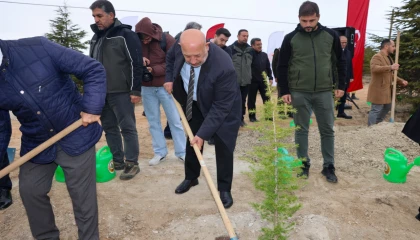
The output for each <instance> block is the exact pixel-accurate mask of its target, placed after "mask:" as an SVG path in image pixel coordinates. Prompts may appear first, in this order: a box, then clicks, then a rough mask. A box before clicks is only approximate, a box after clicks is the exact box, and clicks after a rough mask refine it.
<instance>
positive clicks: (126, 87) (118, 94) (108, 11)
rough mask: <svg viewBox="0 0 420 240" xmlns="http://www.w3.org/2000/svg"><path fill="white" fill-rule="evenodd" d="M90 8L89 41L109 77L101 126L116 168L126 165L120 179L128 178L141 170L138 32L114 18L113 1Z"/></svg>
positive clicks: (120, 168)
mask: <svg viewBox="0 0 420 240" xmlns="http://www.w3.org/2000/svg"><path fill="white" fill-rule="evenodd" d="M90 9H91V10H92V15H93V17H94V19H95V24H92V25H91V28H92V30H93V32H94V33H95V35H94V36H93V38H92V41H91V45H90V56H91V57H92V58H94V59H96V60H98V61H99V62H101V63H102V64H103V66H104V67H105V70H106V78H107V95H106V100H105V106H104V108H103V110H102V115H101V122H102V127H103V129H104V131H105V136H106V141H107V143H108V146H109V147H110V148H111V152H112V155H113V156H114V166H115V169H116V170H123V169H124V172H123V173H122V174H121V176H120V179H121V180H129V179H132V178H133V177H134V176H135V175H136V174H137V173H139V172H140V168H139V166H138V157H139V140H138V135H137V129H136V118H135V115H134V104H135V103H139V102H140V100H141V97H140V96H141V95H140V91H141V78H142V75H143V57H142V51H141V45H140V41H139V38H138V37H137V35H136V34H135V33H134V32H133V31H131V26H128V25H123V24H122V23H121V22H120V21H119V20H118V19H116V18H115V9H114V7H113V5H112V3H111V2H109V1H105V0H98V1H95V2H94V3H93V4H92V5H91V6H90ZM121 135H122V137H123V138H124V148H123V143H122V138H121ZM123 149H124V150H123ZM124 157H125V163H124Z"/></svg>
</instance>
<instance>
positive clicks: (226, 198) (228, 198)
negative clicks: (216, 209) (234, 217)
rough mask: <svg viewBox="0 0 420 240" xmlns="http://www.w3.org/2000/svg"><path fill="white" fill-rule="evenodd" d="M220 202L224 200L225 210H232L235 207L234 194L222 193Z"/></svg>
mask: <svg viewBox="0 0 420 240" xmlns="http://www.w3.org/2000/svg"><path fill="white" fill-rule="evenodd" d="M220 200H222V203H223V206H224V207H225V208H230V207H232V205H233V199H232V194H231V193H230V192H222V191H221V192H220Z"/></svg>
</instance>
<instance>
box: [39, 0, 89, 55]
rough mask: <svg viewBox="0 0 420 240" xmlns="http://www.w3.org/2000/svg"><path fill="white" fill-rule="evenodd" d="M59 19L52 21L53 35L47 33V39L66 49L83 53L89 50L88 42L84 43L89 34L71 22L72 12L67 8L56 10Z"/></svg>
mask: <svg viewBox="0 0 420 240" xmlns="http://www.w3.org/2000/svg"><path fill="white" fill-rule="evenodd" d="M56 12H57V14H58V16H57V18H55V19H53V20H50V26H51V28H52V29H51V33H47V34H46V37H47V38H48V39H49V40H51V41H53V42H56V43H58V44H60V45H62V46H64V47H67V48H71V49H73V50H76V51H79V52H82V50H85V49H87V47H86V44H87V42H82V39H83V38H84V37H86V35H87V32H86V31H84V30H80V27H79V26H78V25H77V24H73V23H72V21H71V20H70V12H69V11H68V9H67V6H66V5H64V6H63V7H59V8H58V10H56Z"/></svg>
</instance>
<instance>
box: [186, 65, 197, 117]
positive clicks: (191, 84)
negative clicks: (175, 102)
mask: <svg viewBox="0 0 420 240" xmlns="http://www.w3.org/2000/svg"><path fill="white" fill-rule="evenodd" d="M194 77H195V72H194V67H193V66H191V69H190V82H189V83H188V97H187V108H186V113H187V121H190V120H191V118H192V105H193V98H194Z"/></svg>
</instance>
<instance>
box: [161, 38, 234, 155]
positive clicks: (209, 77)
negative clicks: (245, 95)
mask: <svg viewBox="0 0 420 240" xmlns="http://www.w3.org/2000/svg"><path fill="white" fill-rule="evenodd" d="M184 62H185V59H184V56H183V55H182V52H179V51H176V54H175V61H174V64H173V69H171V70H170V71H171V72H173V73H174V76H175V80H174V84H173V95H174V97H175V99H176V100H177V101H178V102H179V103H180V104H181V106H182V107H183V108H184V111H185V105H186V104H187V93H186V91H185V89H184V84H183V80H182V78H181V76H180V73H181V69H182V67H183V65H184ZM166 68H168V65H167V66H166ZM241 103H242V100H241V92H240V89H239V85H238V83H237V80H236V71H235V68H234V67H233V63H232V59H231V58H230V57H229V55H228V54H227V53H226V52H225V51H224V50H223V49H221V48H220V47H218V46H217V45H215V44H213V43H210V47H209V55H208V57H207V60H206V62H205V63H204V64H203V65H202V66H201V70H200V76H199V78H198V85H197V104H198V106H199V108H200V110H201V113H202V114H203V117H204V122H203V124H202V125H201V127H200V129H199V130H198V132H197V136H199V137H200V138H202V139H204V140H209V139H210V138H211V137H212V136H213V135H214V134H217V136H219V137H220V138H221V139H222V140H223V142H224V143H225V144H226V146H227V147H228V148H229V149H230V150H231V151H232V152H233V151H234V149H235V145H236V139H237V137H238V131H239V126H240V123H241V118H242V110H241Z"/></svg>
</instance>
